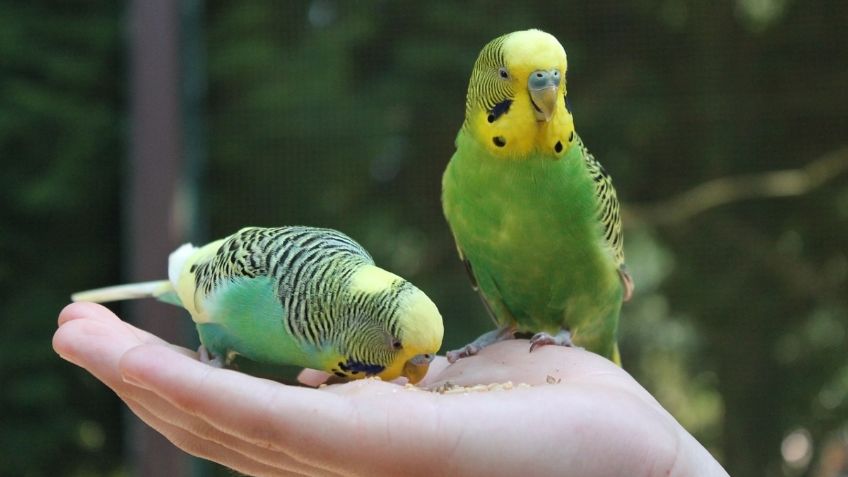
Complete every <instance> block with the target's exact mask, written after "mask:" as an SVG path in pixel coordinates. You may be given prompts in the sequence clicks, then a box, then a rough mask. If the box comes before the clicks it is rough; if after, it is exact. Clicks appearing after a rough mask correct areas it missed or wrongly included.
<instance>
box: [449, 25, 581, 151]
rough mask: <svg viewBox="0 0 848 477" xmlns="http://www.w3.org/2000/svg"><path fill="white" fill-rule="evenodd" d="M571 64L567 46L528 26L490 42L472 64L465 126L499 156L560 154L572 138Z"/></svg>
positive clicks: (567, 146)
mask: <svg viewBox="0 0 848 477" xmlns="http://www.w3.org/2000/svg"><path fill="white" fill-rule="evenodd" d="M567 68H568V62H567V59H566V56H565V50H564V49H563V48H562V45H560V43H559V42H558V41H557V39H556V38H554V37H553V36H552V35H550V34H548V33H545V32H542V31H539V30H526V31H519V32H514V33H510V34H508V35H504V36H502V37H499V38H496V39H494V40H492V41H491V42H490V43H489V44H487V45H486V46H485V47H483V50H482V51H481V52H480V56H479V57H478V58H477V62H476V63H475V64H474V70H473V72H472V74H471V81H470V82H469V85H468V97H467V99H466V118H465V126H464V127H466V128H467V129H469V130H470V132H471V134H473V136H474V137H475V138H476V139H477V140H478V141H479V142H480V144H482V145H483V146H485V147H486V149H488V150H489V151H490V152H491V153H492V154H494V155H496V156H498V157H504V158H515V159H520V158H522V157H526V156H527V155H528V154H532V153H541V154H545V155H550V156H551V158H552V159H556V158H559V157H562V156H563V155H565V153H566V152H567V151H568V148H569V147H570V146H571V143H572V141H573V139H574V135H573V132H574V121H573V118H572V116H571V113H570V112H569V111H568V108H567V107H566V102H565V96H566V93H567V89H566V78H565V77H566V71H567Z"/></svg>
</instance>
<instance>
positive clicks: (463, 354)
mask: <svg viewBox="0 0 848 477" xmlns="http://www.w3.org/2000/svg"><path fill="white" fill-rule="evenodd" d="M481 349H482V348H481V347H479V346H477V345H475V344H473V343H471V344H467V345H465V346H463V347H462V348H459V349H456V350H453V351H448V353H447V355H446V357H447V358H448V363H451V364H453V363H456V362H457V361H459V360H460V359H462V358H467V357H469V356H474V355H475V354H477V353H479V352H480V350H481Z"/></svg>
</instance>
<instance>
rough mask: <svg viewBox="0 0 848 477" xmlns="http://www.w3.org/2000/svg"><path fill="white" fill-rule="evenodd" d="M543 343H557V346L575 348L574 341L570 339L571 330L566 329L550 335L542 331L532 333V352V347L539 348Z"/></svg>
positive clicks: (531, 350) (531, 348) (531, 349)
mask: <svg viewBox="0 0 848 477" xmlns="http://www.w3.org/2000/svg"><path fill="white" fill-rule="evenodd" d="M545 345H557V346H568V347H569V348H576V346H574V343H573V342H572V341H571V332H570V331H568V330H560V331H559V333H557V334H555V335H553V336H551V335H550V334H548V333H546V332H544V331H542V332H539V333H536V334H535V335H533V337H532V338H530V352H531V353H532V352H533V350H534V349H536V348H540V347H542V346H545Z"/></svg>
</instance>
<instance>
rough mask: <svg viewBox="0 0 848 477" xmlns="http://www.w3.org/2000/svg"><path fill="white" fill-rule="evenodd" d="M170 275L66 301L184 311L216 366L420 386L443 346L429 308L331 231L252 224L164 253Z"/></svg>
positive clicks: (432, 306) (432, 307)
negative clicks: (245, 364) (157, 305)
mask: <svg viewBox="0 0 848 477" xmlns="http://www.w3.org/2000/svg"><path fill="white" fill-rule="evenodd" d="M168 278H169V279H168V280H162V281H156V282H146V283H139V284H130V285H121V286H116V287H109V288H103V289H99V290H92V291H88V292H81V293H77V294H75V295H73V297H72V299H73V300H74V301H95V302H105V301H113V300H124V299H131V298H143V297H156V298H158V299H160V300H162V301H166V302H170V303H174V304H178V305H181V306H183V307H184V308H185V309H186V310H188V311H189V313H191V316H192V319H193V320H194V321H195V323H196V324H197V330H198V333H199V335H200V341H201V343H202V346H201V356H202V357H203V358H204V359H205V360H207V361H210V362H212V363H213V364H217V365H223V364H225V363H227V364H228V363H229V362H231V361H232V360H233V359H234V358H235V356H236V355H242V356H244V357H246V358H248V359H251V360H253V361H257V362H261V363H267V364H286V365H296V366H303V367H309V368H314V369H320V370H324V371H327V372H329V373H333V374H335V375H336V376H339V377H342V378H348V379H356V378H362V377H366V376H379V377H381V378H383V379H393V378H395V377H398V376H401V375H402V376H406V377H407V378H408V379H409V380H410V381H411V382H417V381H419V380H420V379H421V378H423V377H424V375H425V374H426V372H427V369H428V366H429V364H430V362H431V361H432V359H433V357H434V356H435V353H436V352H437V351H438V349H439V347H440V346H441V343H442V335H443V332H444V329H443V326H442V318H441V315H440V314H439V311H438V310H437V309H436V306H435V304H433V302H432V301H431V300H430V299H429V298H428V297H427V296H426V295H425V294H424V293H423V292H422V291H421V290H419V289H418V288H416V287H415V286H413V285H412V284H411V283H409V282H408V281H406V280H404V279H403V278H401V277H399V276H397V275H394V274H392V273H389V272H387V271H385V270H383V269H381V268H378V267H376V266H375V265H374V261H373V260H372V258H371V256H370V255H369V254H368V252H366V251H365V249H364V248H362V247H361V246H360V245H359V244H358V243H356V242H355V241H353V240H352V239H351V238H350V237H348V236H346V235H344V234H342V233H340V232H337V231H335V230H329V229H320V228H312V227H279V228H259V227H249V228H244V229H242V230H240V231H238V232H237V233H235V234H233V235H231V236H229V237H227V238H224V239H221V240H217V241H215V242H211V243H209V244H207V245H204V246H202V247H199V248H198V247H194V246H192V245H190V244H186V245H183V246H182V247H180V248H179V249H177V250H176V251H175V252H174V253H172V254H171V256H170V258H169V261H168ZM210 353H211V354H212V355H213V356H214V358H211V359H210V357H209V354H210Z"/></svg>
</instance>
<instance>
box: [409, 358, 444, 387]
mask: <svg viewBox="0 0 848 477" xmlns="http://www.w3.org/2000/svg"><path fill="white" fill-rule="evenodd" d="M435 357H436V355H435V354H432V353H427V354H417V355H415V356H413V357H412V358H411V359H410V360H409V361H407V362H406V364H404V365H403V372H402V373H401V374H403V375H404V376H406V379H408V380H409V382H410V383H412V384H415V383H417V382H418V381H421V380H422V379H424V376H426V375H427V370H428V369H430V362H432V361H433V358H435Z"/></svg>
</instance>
